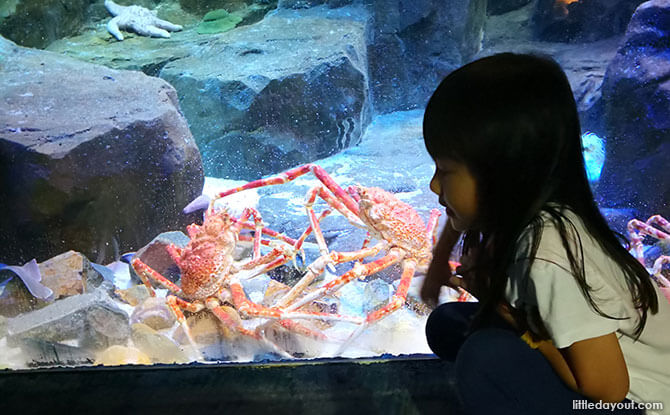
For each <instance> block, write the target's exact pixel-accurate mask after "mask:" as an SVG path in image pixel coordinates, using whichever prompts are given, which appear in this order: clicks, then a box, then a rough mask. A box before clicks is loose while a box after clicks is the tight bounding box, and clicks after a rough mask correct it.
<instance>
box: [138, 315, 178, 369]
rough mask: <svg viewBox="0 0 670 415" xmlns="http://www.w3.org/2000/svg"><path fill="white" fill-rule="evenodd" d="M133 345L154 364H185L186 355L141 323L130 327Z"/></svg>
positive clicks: (168, 340)
mask: <svg viewBox="0 0 670 415" xmlns="http://www.w3.org/2000/svg"><path fill="white" fill-rule="evenodd" d="M131 330H132V334H131V338H132V339H133V344H134V345H135V346H136V347H137V348H139V349H140V350H141V351H142V352H143V353H145V354H146V355H147V356H149V357H150V358H151V361H152V362H154V363H186V362H188V361H189V359H188V357H187V356H186V354H185V353H184V352H183V351H182V350H181V349H180V348H179V347H178V346H177V345H176V344H175V343H174V342H173V341H172V340H170V339H169V338H168V337H166V336H164V335H162V334H160V333H158V332H157V331H156V330H154V329H152V328H151V327H149V326H147V325H146V324H142V323H135V324H133V325H132V327H131Z"/></svg>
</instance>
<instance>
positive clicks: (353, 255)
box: [275, 241, 388, 307]
mask: <svg viewBox="0 0 670 415" xmlns="http://www.w3.org/2000/svg"><path fill="white" fill-rule="evenodd" d="M387 246H388V242H386V241H381V242H379V243H378V244H376V245H375V246H373V247H371V248H364V249H361V250H359V251H354V252H331V253H330V254H328V255H327V256H325V257H324V256H321V257H319V258H318V259H317V260H316V261H314V262H313V263H311V264H310V265H309V266H308V267H307V273H305V276H303V277H302V278H301V279H300V281H298V282H297V283H296V284H295V285H294V286H293V287H292V288H291V290H290V291H289V292H287V293H286V294H284V296H283V297H281V298H280V299H279V300H277V303H276V304H275V307H285V306H287V305H289V304H290V303H291V302H292V301H293V300H295V298H296V297H297V296H299V295H300V294H302V292H303V291H304V290H305V289H306V288H307V287H308V286H309V285H310V284H311V283H312V281H314V279H315V278H316V277H317V276H319V275H321V274H322V273H323V270H324V268H325V267H326V264H341V263H343V262H349V261H356V260H359V259H363V258H367V257H370V256H373V255H377V254H378V253H379V252H381V251H382V250H383V249H385V248H386V247H387Z"/></svg>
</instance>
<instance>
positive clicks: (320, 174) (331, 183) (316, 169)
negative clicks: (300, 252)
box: [213, 164, 359, 216]
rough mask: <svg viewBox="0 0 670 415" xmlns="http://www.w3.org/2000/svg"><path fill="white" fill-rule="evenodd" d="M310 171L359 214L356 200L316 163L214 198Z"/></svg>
mask: <svg viewBox="0 0 670 415" xmlns="http://www.w3.org/2000/svg"><path fill="white" fill-rule="evenodd" d="M309 172H312V173H313V174H314V175H315V176H316V178H317V179H319V180H320V181H321V183H323V184H324V185H325V186H326V187H327V188H328V190H330V191H331V192H333V194H334V195H335V198H337V199H338V200H341V201H342V203H343V204H344V205H345V206H346V207H347V209H349V210H350V211H351V212H352V213H353V214H354V215H356V216H358V211H359V209H358V203H356V201H355V200H354V199H353V198H352V197H351V196H349V195H348V194H347V192H345V191H344V189H342V188H341V187H340V185H338V184H337V183H336V182H335V180H333V178H332V177H330V175H329V174H328V173H327V172H326V171H325V170H324V169H323V168H322V167H321V166H319V165H316V164H305V165H303V166H299V167H296V168H294V169H291V170H287V171H285V172H283V173H281V174H279V175H277V176H274V177H269V178H266V179H259V180H254V181H252V182H249V183H247V184H244V185H242V186H239V187H235V188H233V189H230V190H226V191H224V192H221V193H219V194H218V195H216V196H215V197H214V198H213V200H217V199H220V198H222V197H226V196H228V195H232V194H233V193H238V192H241V191H243V190H247V189H255V188H257V187H263V186H273V185H277V184H284V183H286V182H289V181H291V180H295V179H296V178H297V177H300V176H302V175H304V174H307V173H309Z"/></svg>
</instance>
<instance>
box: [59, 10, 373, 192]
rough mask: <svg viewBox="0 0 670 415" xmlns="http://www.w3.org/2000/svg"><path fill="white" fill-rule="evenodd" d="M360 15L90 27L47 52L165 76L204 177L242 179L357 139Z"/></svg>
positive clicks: (363, 101) (361, 88) (362, 87)
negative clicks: (113, 38) (160, 32)
mask: <svg viewBox="0 0 670 415" xmlns="http://www.w3.org/2000/svg"><path fill="white" fill-rule="evenodd" d="M368 17H369V15H368V14H367V12H366V10H365V9H364V8H362V7H359V6H352V7H343V8H338V9H331V8H329V7H327V6H320V7H314V8H311V9H307V10H303V9H300V10H293V9H281V10H278V11H277V12H274V13H273V14H272V15H269V16H266V18H265V19H263V20H262V21H261V22H258V23H256V24H253V25H247V26H241V27H237V28H236V29H233V30H231V31H229V32H226V33H221V34H216V35H199V34H197V33H196V31H195V30H189V29H187V30H184V31H182V32H177V33H174V34H173V36H172V37H171V38H170V39H160V40H157V39H150V38H140V37H134V38H129V39H126V40H124V41H123V42H109V41H107V40H105V39H107V38H108V37H109V36H108V35H107V34H106V33H103V32H100V31H97V32H87V33H85V34H83V35H81V36H77V37H74V38H70V39H67V40H62V41H59V42H55V43H54V44H52V45H51V46H50V48H49V49H50V50H53V51H57V52H59V53H64V54H67V55H69V56H73V57H76V58H78V59H82V60H85V61H89V62H95V63H99V64H103V65H106V66H110V67H113V68H116V69H133V70H142V71H144V72H145V73H148V74H152V75H155V76H158V77H161V78H163V79H165V80H167V81H168V82H170V83H171V84H172V85H173V86H174V87H175V88H176V90H177V93H178V96H179V100H180V106H181V108H182V110H183V112H184V115H185V117H186V119H187V120H188V123H189V126H190V128H191V132H192V133H193V136H194V137H195V139H196V141H197V143H198V146H199V147H200V151H201V152H202V155H203V162H204V166H205V171H206V173H207V175H210V176H219V177H228V178H239V179H250V178H254V177H257V176H259V175H264V174H268V173H273V172H278V171H281V170H284V169H286V168H288V167H291V166H294V165H296V164H300V163H305V162H309V161H313V160H315V159H318V158H322V157H326V156H328V155H330V154H334V153H336V152H338V151H340V150H342V149H343V148H346V147H348V146H352V145H355V144H356V143H358V142H359V141H360V137H361V134H362V132H363V130H364V129H365V127H366V126H367V124H368V123H369V122H370V113H371V100H370V99H369V88H368V84H369V79H368V76H367V69H368V61H367V50H366V30H367V29H366V27H367V26H366V22H367V19H368ZM121 43H122V44H121Z"/></svg>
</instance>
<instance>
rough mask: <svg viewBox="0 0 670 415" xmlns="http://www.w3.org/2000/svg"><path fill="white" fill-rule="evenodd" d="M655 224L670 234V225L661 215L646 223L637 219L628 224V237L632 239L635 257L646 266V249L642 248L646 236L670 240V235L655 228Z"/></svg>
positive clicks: (651, 218)
mask: <svg viewBox="0 0 670 415" xmlns="http://www.w3.org/2000/svg"><path fill="white" fill-rule="evenodd" d="M654 224H656V225H658V226H660V227H662V228H663V229H664V230H666V231H668V232H670V223H668V221H667V220H666V219H664V218H663V217H662V216H660V215H654V216H652V217H650V218H649V219H647V221H646V222H642V221H640V220H637V219H633V220H631V221H630V222H628V235H629V236H630V239H631V245H632V249H633V251H634V255H635V257H636V258H637V260H638V261H640V262H641V263H642V264H643V265H644V248H643V246H642V239H643V237H644V235H649V236H651V237H654V238H656V239H658V240H665V241H668V240H670V235H668V234H667V233H665V232H663V231H662V230H660V229H656V228H654V226H653V225H654Z"/></svg>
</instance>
